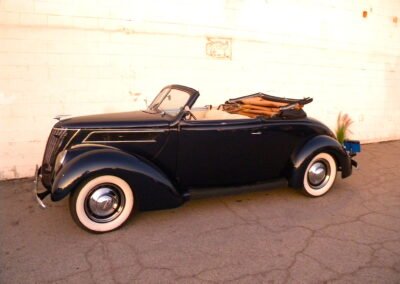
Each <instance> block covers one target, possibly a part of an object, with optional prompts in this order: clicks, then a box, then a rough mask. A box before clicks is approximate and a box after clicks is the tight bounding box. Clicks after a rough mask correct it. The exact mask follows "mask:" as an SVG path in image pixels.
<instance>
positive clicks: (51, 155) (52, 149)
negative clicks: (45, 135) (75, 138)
mask: <svg viewBox="0 0 400 284" xmlns="http://www.w3.org/2000/svg"><path fill="white" fill-rule="evenodd" d="M66 136H67V130H66V129H59V128H53V129H52V130H51V133H50V136H49V140H48V141H47V145H46V151H45V153H44V157H43V165H44V166H45V167H46V168H47V169H46V170H49V171H51V168H52V165H53V164H54V161H55V159H56V155H57V153H58V148H59V147H60V146H61V144H62V143H63V140H64V138H65V137H66Z"/></svg>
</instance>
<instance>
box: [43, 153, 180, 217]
mask: <svg viewBox="0 0 400 284" xmlns="http://www.w3.org/2000/svg"><path fill="white" fill-rule="evenodd" d="M84 150H85V149H84ZM84 150H83V149H82V148H79V149H76V151H79V153H78V154H77V153H74V149H72V150H71V153H70V155H71V157H72V158H70V159H69V160H68V161H67V162H66V163H65V165H64V166H63V167H62V168H61V169H60V170H59V172H58V173H57V175H56V177H55V180H54V182H53V185H52V189H51V199H52V200H53V201H59V200H61V199H63V198H65V197H66V196H67V195H69V194H70V193H71V192H72V191H73V190H74V189H75V188H77V187H78V186H79V185H80V184H82V182H85V181H86V180H88V179H91V178H94V177H97V176H100V175H105V174H107V175H115V176H118V177H120V178H122V179H124V180H125V181H126V182H127V183H128V184H129V186H130V187H131V188H132V190H133V191H134V195H135V198H136V200H137V203H138V206H139V208H140V209H142V210H148V209H163V208H172V207H177V206H179V205H180V204H182V203H183V201H184V199H183V197H182V195H181V194H180V193H179V192H178V191H177V189H176V187H175V186H174V185H173V183H172V182H171V181H170V180H169V178H168V177H167V176H166V175H165V174H164V173H163V172H162V170H160V169H159V168H158V167H157V166H155V165H154V164H152V163H151V162H150V161H147V160H146V159H144V158H142V157H139V156H134V155H131V154H128V153H126V152H123V151H121V150H118V149H115V148H111V147H108V148H101V147H90V148H89V149H86V151H84Z"/></svg>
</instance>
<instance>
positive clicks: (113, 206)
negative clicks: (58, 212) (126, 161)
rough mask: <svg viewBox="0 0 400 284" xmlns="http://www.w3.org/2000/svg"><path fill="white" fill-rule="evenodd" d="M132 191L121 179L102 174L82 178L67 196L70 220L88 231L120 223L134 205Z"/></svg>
mask: <svg viewBox="0 0 400 284" xmlns="http://www.w3.org/2000/svg"><path fill="white" fill-rule="evenodd" d="M134 203H135V198H134V193H133V190H132V189H131V187H130V186H129V184H128V183H127V182H126V181H124V180H123V179H121V178H119V177H117V176H112V175H103V176H98V177H95V178H92V179H90V180H88V181H86V182H84V183H83V184H82V185H81V186H80V187H79V188H77V189H76V190H75V191H74V192H73V193H72V194H71V196H70V211H71V215H72V217H73V219H74V221H75V222H76V223H77V224H78V225H79V226H81V227H83V228H84V229H86V230H88V231H92V232H97V233H101V232H108V231H112V230H115V229H116V228H118V227H120V226H122V225H123V224H124V223H125V221H126V220H127V219H128V218H129V216H130V215H131V213H132V212H133V209H134Z"/></svg>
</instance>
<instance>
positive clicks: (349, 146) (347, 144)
mask: <svg viewBox="0 0 400 284" xmlns="http://www.w3.org/2000/svg"><path fill="white" fill-rule="evenodd" d="M343 146H344V148H345V149H346V151H347V152H349V153H350V154H356V153H360V152H361V144H360V141H358V140H345V141H344V143H343Z"/></svg>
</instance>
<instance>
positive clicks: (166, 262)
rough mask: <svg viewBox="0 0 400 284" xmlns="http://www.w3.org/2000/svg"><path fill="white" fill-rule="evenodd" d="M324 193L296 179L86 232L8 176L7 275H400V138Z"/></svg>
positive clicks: (2, 193) (3, 250) (181, 278)
mask: <svg viewBox="0 0 400 284" xmlns="http://www.w3.org/2000/svg"><path fill="white" fill-rule="evenodd" d="M357 160H358V162H359V165H360V169H359V170H356V171H354V173H353V176H351V177H350V178H347V179H344V180H342V179H340V178H339V179H338V180H337V181H336V184H335V186H334V188H333V189H332V190H331V191H330V192H329V193H328V194H327V195H325V196H323V197H320V198H308V197H305V196H303V195H302V194H300V193H299V192H297V191H295V190H292V189H290V188H288V187H286V186H284V185H280V186H277V187H276V186H275V187H266V188H263V189H261V190H260V189H258V190H257V191H254V190H253V191H252V192H245V193H240V194H234V195H227V196H226V195H225V196H211V197H206V198H201V199H197V200H192V201H190V202H188V203H186V204H184V205H183V206H182V207H180V208H176V209H172V210H162V211H149V212H141V213H139V214H138V215H136V216H135V217H134V218H132V219H131V220H130V221H129V222H128V223H127V224H126V225H125V226H124V227H122V228H121V229H119V230H117V231H114V232H111V233H106V234H100V235H96V234H91V233H88V232H86V231H83V230H82V229H80V228H79V227H78V226H76V225H75V223H74V222H73V221H72V218H71V216H70V214H69V211H68V200H63V201H61V202H59V203H52V204H51V203H50V206H49V208H48V209H46V210H43V209H40V208H39V207H38V206H37V204H36V203H35V202H34V201H33V198H32V193H31V189H32V180H31V179H23V180H14V181H6V182H0V283H208V282H210V283H221V282H234V283H326V282H327V283H363V284H364V283H400V141H395V142H386V143H378V144H369V145H363V152H362V154H361V155H359V156H358V157H357Z"/></svg>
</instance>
